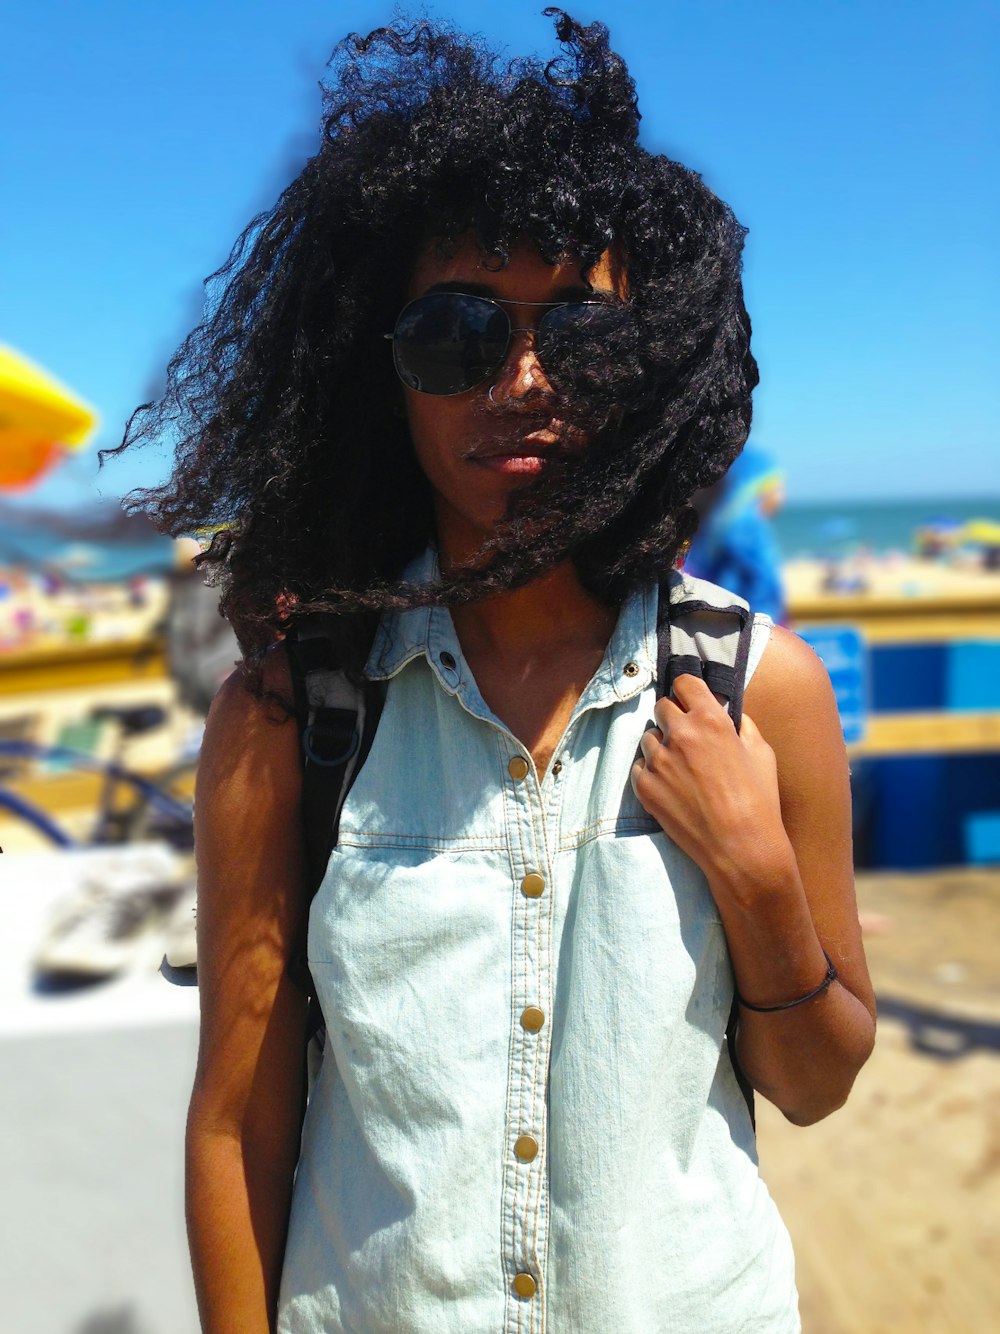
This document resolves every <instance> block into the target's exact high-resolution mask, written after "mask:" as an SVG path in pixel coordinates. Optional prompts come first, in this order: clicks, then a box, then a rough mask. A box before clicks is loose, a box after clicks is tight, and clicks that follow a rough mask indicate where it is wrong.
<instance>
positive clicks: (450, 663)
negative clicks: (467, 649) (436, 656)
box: [441, 649, 456, 672]
mask: <svg viewBox="0 0 1000 1334" xmlns="http://www.w3.org/2000/svg"><path fill="white" fill-rule="evenodd" d="M441 666H442V667H447V668H448V671H449V672H453V671H454V670H455V666H456V663H455V655H454V654H453V653H449V652H448V651H447V649H446V650H445V651H444V653H442V654H441Z"/></svg>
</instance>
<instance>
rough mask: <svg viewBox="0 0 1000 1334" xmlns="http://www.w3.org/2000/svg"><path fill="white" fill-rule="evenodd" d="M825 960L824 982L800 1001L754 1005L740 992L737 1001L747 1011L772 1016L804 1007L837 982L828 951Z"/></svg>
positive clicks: (833, 965)
mask: <svg viewBox="0 0 1000 1334" xmlns="http://www.w3.org/2000/svg"><path fill="white" fill-rule="evenodd" d="M823 958H824V959H825V960H826V977H824V978H823V981H822V982H821V983H820V984H819V986H818V987H813V989H812V991H807V992H806V994H805V995H804V996H800V997H799V998H798V1000H791V1001H785V1003H784V1004H783V1005H752V1004H751V1003H750V1001H748V1000H744V999H743V997H742V996H741V995H740V993H739V992H738V991H737V993H736V1000H737V1002H738V1003H739V1004H740V1005H742V1006H743V1008H744V1009H745V1010H756V1011H757V1013H758V1014H772V1013H773V1012H774V1011H775V1010H793V1009H794V1008H795V1006H796V1005H804V1004H805V1003H806V1001H809V1000H812V998H813V997H814V996H820V995H822V993H823V992H824V991H825V990H826V989H827V987H828V986H829V985H830V983H831V982H836V980H837V968H836V965H835V964H834V962H833V960H832V959H831V958H830V956H829V954H827V952H826V950H824V951H823Z"/></svg>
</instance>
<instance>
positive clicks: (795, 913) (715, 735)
mask: <svg viewBox="0 0 1000 1334" xmlns="http://www.w3.org/2000/svg"><path fill="white" fill-rule="evenodd" d="M745 703H746V713H745V715H744V724H743V728H742V731H741V732H740V734H739V736H737V734H736V733H735V731H734V730H733V727H732V724H731V723H730V722H729V719H728V716H727V715H726V713H725V712H724V710H723V709H722V708H721V707H720V705H719V703H718V701H717V700H716V699H715V697H714V696H713V695H712V693H711V692H710V691H709V690H708V688H707V687H706V686H705V685H704V683H703V682H701V681H698V680H696V679H695V678H694V677H681V678H680V679H679V680H678V681H677V682H676V684H675V687H674V699H673V700H660V701H659V702H658V703H657V706H656V715H655V716H656V721H657V724H658V725H659V728H660V729H661V730H660V733H657V732H655V731H654V732H649V733H647V734H646V736H645V737H644V738H643V742H642V750H643V757H644V758H643V760H641V761H639V762H637V764H636V766H635V768H634V769H633V785H634V787H635V790H636V794H637V795H638V797H639V799H640V801H642V803H643V805H644V806H645V807H646V809H647V810H649V811H650V813H651V814H653V815H655V816H656V818H657V819H658V820H659V821H660V823H661V825H662V826H663V828H664V829H665V830H666V832H667V833H668V834H670V836H671V837H672V838H673V839H674V840H675V842H677V843H678V844H679V845H680V846H681V847H682V848H684V850H685V851H686V852H687V853H688V854H689V855H690V856H691V857H692V858H693V859H694V861H696V862H697V863H698V865H699V866H700V867H701V868H702V870H703V871H704V872H705V874H706V876H707V878H708V882H709V885H710V886H711V889H712V893H713V895H714V896H715V900H716V903H717V905H718V908H719V914H720V916H721V918H722V922H723V926H724V928H725V931H726V938H727V941H728V943H729V950H730V954H731V956H732V960H733V970H734V973H735V976H736V985H737V988H738V990H739V992H740V994H741V995H742V996H744V997H745V998H746V999H747V1000H750V1001H752V1002H755V1003H756V1004H758V1005H779V1004H782V1003H784V1002H786V1001H789V1000H793V999H795V998H797V997H799V996H804V995H805V994H806V993H807V992H809V991H811V990H812V989H813V988H814V987H816V986H817V984H818V983H819V982H820V981H821V980H822V979H823V976H824V974H825V971H826V966H827V965H826V960H825V958H824V957H823V951H824V949H825V950H826V952H827V953H828V954H829V955H830V957H831V958H832V959H833V961H834V963H835V964H836V967H837V970H838V972H839V981H837V982H835V983H834V984H833V985H832V986H831V987H829V988H828V989H827V990H826V991H824V992H823V993H822V994H821V995H819V996H817V997H816V998H815V999H814V1000H811V1001H807V1002H806V1003H805V1004H803V1005H799V1006H796V1007H794V1008H792V1009H788V1010H781V1011H778V1012H776V1013H769V1014H760V1013H756V1012H755V1011H753V1010H750V1009H746V1008H741V1009H740V1024H739V1039H738V1052H739V1058H740V1063H741V1065H742V1067H743V1069H744V1072H745V1074H746V1076H747V1078H748V1079H749V1080H750V1082H751V1084H753V1086H754V1087H755V1088H756V1089H757V1090H758V1091H759V1092H761V1093H762V1094H763V1095H764V1096H765V1097H766V1098H768V1099H769V1100H770V1101H772V1102H774V1103H775V1104H776V1105H777V1106H778V1107H779V1108H780V1109H781V1110H782V1111H783V1112H784V1114H785V1115H786V1116H787V1117H788V1118H789V1120H791V1121H795V1122H796V1123H798V1124H808V1123H810V1122H812V1121H817V1120H819V1119H821V1118H822V1117H823V1116H826V1115H828V1114H829V1113H830V1112H832V1111H834V1110H835V1109H836V1108H837V1107H839V1106H841V1105H842V1103H843V1102H844V1100H845V1099H846V1097H847V1095H848V1093H849V1092H850V1089H851V1085H852V1084H853V1082H854V1079H855V1077H856V1075H857V1072H858V1071H859V1070H860V1068H861V1066H862V1065H863V1064H864V1062H865V1060H867V1058H868V1056H869V1054H870V1052H871V1048H872V1043H873V1041H874V1033H875V999H874V995H873V993H872V988H871V982H870V980H869V977H868V970H867V967H866V964H865V958H864V951H863V948H862V945H861V933H860V928H859V926H858V918H857V906H856V902H855V897H854V875H853V866H852V855H851V806H850V790H849V783H848V770H847V760H846V754H845V750H844V743H843V737H842V733H841V729H840V722H839V719H838V717H837V710H836V704H835V702H834V699H833V692H832V690H831V688H830V683H829V679H828V677H827V675H826V672H825V670H824V668H823V666H822V664H821V663H820V661H819V659H818V658H817V657H816V656H815V654H814V653H813V652H812V650H811V649H810V648H809V647H808V646H807V645H806V644H804V643H803V642H802V640H800V639H799V638H798V637H797V636H795V635H793V634H791V633H790V632H788V631H785V630H781V629H776V630H775V631H774V632H773V633H772V636H771V642H770V643H769V644H768V647H767V649H766V650H765V652H764V656H763V658H762V659H761V662H760V665H759V667H758V668H757V671H756V673H755V674H754V677H753V679H752V681H751V683H750V685H749V687H748V688H747V692H746V700H745Z"/></svg>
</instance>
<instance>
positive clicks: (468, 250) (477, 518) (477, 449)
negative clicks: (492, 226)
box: [404, 236, 627, 565]
mask: <svg viewBox="0 0 1000 1334" xmlns="http://www.w3.org/2000/svg"><path fill="white" fill-rule="evenodd" d="M486 262H487V257H486V256H484V255H483V253H482V251H481V250H480V248H479V246H478V244H477V242H476V240H475V238H474V237H473V236H467V237H465V238H464V239H463V240H462V241H461V242H460V243H459V244H458V245H457V246H455V247H453V248H452V249H451V250H450V251H449V252H448V253H447V254H446V255H442V254H441V253H440V252H439V251H438V249H437V247H436V246H435V245H434V244H431V245H428V246H427V247H425V249H424V250H423V252H422V253H421V254H420V256H419V257H418V259H417V263H416V265H415V267H414V271H413V275H412V278H411V282H410V286H409V292H408V297H407V299H408V300H412V299H413V298H415V297H418V296H423V295H424V294H425V293H428V292H431V291H435V290H440V289H442V288H444V289H445V290H450V291H462V292H468V293H471V294H474V295H482V296H491V297H494V298H495V299H497V300H500V301H503V302H504V309H505V310H506V311H507V313H508V315H509V316H510V320H511V325H512V326H513V328H514V329H515V330H525V329H527V328H528V327H529V326H535V325H537V323H538V320H539V318H540V316H541V315H542V314H543V313H544V312H543V311H542V310H540V309H538V308H537V307H535V306H533V305H526V304H520V303H526V302H559V301H567V300H569V301H580V300H594V299H595V298H599V297H600V296H607V297H611V298H618V299H620V300H624V299H625V297H626V295H627V282H626V275H625V269H624V265H623V263H622V262H621V259H620V256H619V255H618V254H617V252H616V251H614V250H607V251H605V252H604V254H603V255H601V257H600V259H599V260H598V261H597V263H596V264H595V265H594V267H593V268H592V269H591V270H590V272H589V274H588V275H587V276H588V278H589V280H590V286H589V287H588V286H587V284H585V283H584V282H583V280H582V279H581V277H580V259H579V257H578V256H575V255H568V256H566V257H564V258H563V259H562V260H561V261H560V262H559V263H558V264H548V263H546V261H545V260H544V259H543V258H542V257H541V255H540V254H539V253H538V251H537V250H536V249H535V247H534V245H533V244H532V243H531V242H528V241H525V242H522V243H520V244H519V245H518V246H517V247H516V248H514V249H513V250H512V251H511V255H510V261H509V263H508V264H507V266H506V267H505V268H503V269H497V270H494V269H490V268H487V267H485V264H486ZM534 339H535V335H534V333H532V332H515V333H513V334H512V336H511V340H510V346H509V348H508V351H507V357H506V359H505V361H504V362H503V364H502V365H501V366H500V368H499V369H498V370H497V371H496V372H495V373H494V374H493V375H492V376H491V377H490V378H489V379H487V380H485V381H483V383H481V384H478V385H476V386H475V387H474V388H473V389H469V390H468V391H466V392H465V393H461V394H454V395H447V396H444V395H434V394H423V393H419V392H417V391H416V390H413V389H409V388H405V389H404V394H405V398H406V414H407V418H408V421H409V427H410V435H411V437H412V440H413V448H414V450H415V452H416V456H417V461H418V462H419V464H420V467H421V468H422V470H423V472H424V474H425V476H426V477H427V480H428V481H429V483H430V485H431V491H432V494H433V499H434V509H435V515H436V519H437V532H438V542H439V545H440V549H441V555H442V559H443V561H444V562H445V563H446V564H448V565H453V564H458V563H463V562H465V561H467V560H469V559H470V558H471V557H472V556H474V554H475V553H476V552H477V551H478V550H479V549H480V547H481V546H482V544H483V541H484V540H485V539H486V538H487V537H489V535H490V534H491V533H492V532H493V531H494V529H495V528H496V525H497V523H498V522H499V521H500V520H501V519H502V518H503V517H504V516H505V514H506V511H507V500H508V497H509V495H510V492H511V490H512V488H514V487H517V486H523V485H524V484H525V483H526V482H529V481H531V479H532V478H534V477H537V476H538V475H539V474H540V473H542V472H543V471H544V469H545V468H546V467H547V466H549V464H550V463H551V461H552V459H553V457H555V456H556V455H557V454H558V455H560V456H565V454H566V453H567V452H573V451H578V450H580V449H583V448H584V447H585V446H586V443H587V437H586V436H585V435H584V433H583V432H582V431H580V430H579V429H578V428H576V427H573V426H571V425H569V424H568V423H566V422H564V421H561V420H560V419H559V418H558V417H556V416H555V415H554V414H553V409H552V387H551V385H550V383H549V381H548V379H547V378H546V375H545V371H544V369H543V367H542V365H541V363H540V362H539V360H538V358H537V356H536V355H535V345H534Z"/></svg>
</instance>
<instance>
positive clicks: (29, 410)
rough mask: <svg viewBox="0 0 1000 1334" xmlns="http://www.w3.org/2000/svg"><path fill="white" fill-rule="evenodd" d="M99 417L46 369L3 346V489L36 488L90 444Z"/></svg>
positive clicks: (0, 449) (0, 439) (0, 461)
mask: <svg viewBox="0 0 1000 1334" xmlns="http://www.w3.org/2000/svg"><path fill="white" fill-rule="evenodd" d="M97 421H98V417H97V413H96V412H95V411H94V409H93V408H92V407H90V405H89V404H87V403H84V402H83V401H82V400H81V399H79V398H77V396H76V395H75V394H74V393H73V391H72V390H71V389H68V388H67V387H66V385H64V384H61V383H60V382H59V381H58V380H57V379H55V377H54V376H52V375H50V374H49V373H48V371H45V370H42V368H41V366H38V365H36V364H35V363H34V362H33V361H29V360H28V359H27V357H23V356H21V354H20V353H19V352H15V351H14V349H13V348H11V347H4V346H2V345H0V487H2V488H8V489H10V488H17V487H23V486H30V485H31V483H33V482H35V481H37V480H38V478H40V477H41V476H42V474H43V473H44V472H46V471H47V470H48V469H49V468H51V467H52V466H53V464H55V463H57V462H58V461H59V459H60V458H62V456H63V455H64V453H66V452H67V451H69V450H78V449H81V448H82V447H83V446H84V445H85V444H86V443H87V441H88V440H89V438H90V436H91V434H92V433H93V430H94V428H95V426H96V425H97Z"/></svg>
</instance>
